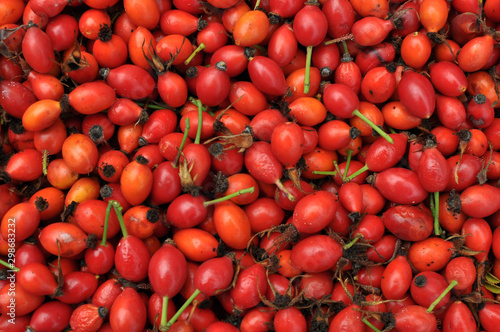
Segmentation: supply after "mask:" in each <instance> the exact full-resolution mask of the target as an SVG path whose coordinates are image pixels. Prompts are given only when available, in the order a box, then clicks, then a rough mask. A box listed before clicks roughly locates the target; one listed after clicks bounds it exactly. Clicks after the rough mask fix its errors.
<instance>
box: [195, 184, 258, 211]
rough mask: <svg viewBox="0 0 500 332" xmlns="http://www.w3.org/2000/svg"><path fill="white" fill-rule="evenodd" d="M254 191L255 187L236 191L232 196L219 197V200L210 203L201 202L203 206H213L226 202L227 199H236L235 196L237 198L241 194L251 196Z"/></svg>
mask: <svg viewBox="0 0 500 332" xmlns="http://www.w3.org/2000/svg"><path fill="white" fill-rule="evenodd" d="M254 191H255V187H250V188H246V189H241V190H238V191H236V192H234V193H232V194H229V195H226V196H224V197H220V198H216V199H213V200H211V201H206V202H203V206H205V207H207V206H209V205H214V204H217V203H220V202H224V201H227V200H228V199H231V198H233V197H236V196H239V195H243V194H253V192H254Z"/></svg>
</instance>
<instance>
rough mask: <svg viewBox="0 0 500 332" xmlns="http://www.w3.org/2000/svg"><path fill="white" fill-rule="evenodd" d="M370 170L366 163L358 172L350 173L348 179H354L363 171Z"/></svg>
mask: <svg viewBox="0 0 500 332" xmlns="http://www.w3.org/2000/svg"><path fill="white" fill-rule="evenodd" d="M366 171H368V165H365V166H363V167H361V168H360V169H358V170H357V171H356V172H354V173H352V174H351V175H349V176H348V177H347V180H348V181H351V180H352V179H354V178H355V177H356V176H358V175H360V174H361V173H363V172H366Z"/></svg>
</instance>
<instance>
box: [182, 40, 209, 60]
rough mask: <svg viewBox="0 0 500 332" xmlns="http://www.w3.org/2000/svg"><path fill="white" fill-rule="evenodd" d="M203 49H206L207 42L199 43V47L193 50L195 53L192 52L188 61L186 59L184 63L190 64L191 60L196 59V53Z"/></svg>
mask: <svg viewBox="0 0 500 332" xmlns="http://www.w3.org/2000/svg"><path fill="white" fill-rule="evenodd" d="M203 49H205V44H204V43H201V44H200V45H198V47H197V48H196V49H195V50H194V51H193V53H191V54H190V55H189V57H188V58H187V59H186V61H184V64H185V65H188V64H189V63H190V62H191V60H193V59H194V57H195V56H196V54H198V53H200V51H202V50H203Z"/></svg>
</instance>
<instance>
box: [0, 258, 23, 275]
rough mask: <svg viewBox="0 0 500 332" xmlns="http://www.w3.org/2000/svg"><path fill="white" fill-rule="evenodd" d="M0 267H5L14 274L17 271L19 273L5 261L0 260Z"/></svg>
mask: <svg viewBox="0 0 500 332" xmlns="http://www.w3.org/2000/svg"><path fill="white" fill-rule="evenodd" d="M0 265H3V266H5V267H6V268H8V269H9V270H12V271H16V272H18V271H19V269H18V268H17V267H15V266H12V265H10V264H9V263H7V262H6V261H4V260H1V259H0Z"/></svg>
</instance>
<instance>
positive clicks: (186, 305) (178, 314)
mask: <svg viewBox="0 0 500 332" xmlns="http://www.w3.org/2000/svg"><path fill="white" fill-rule="evenodd" d="M200 293H201V291H200V290H198V289H196V290H195V291H194V292H193V294H191V296H190V297H189V299H187V300H186V302H184V304H183V305H182V307H180V308H179V310H177V312H176V313H175V315H174V316H173V317H172V318H170V320H169V321H168V323H167V327H170V326H172V324H173V323H175V322H176V321H177V318H179V316H180V315H181V314H182V313H183V312H184V310H186V308H187V307H188V305H190V304H191V302H193V300H194V299H195V297H197V296H198V294H200Z"/></svg>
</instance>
